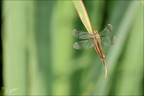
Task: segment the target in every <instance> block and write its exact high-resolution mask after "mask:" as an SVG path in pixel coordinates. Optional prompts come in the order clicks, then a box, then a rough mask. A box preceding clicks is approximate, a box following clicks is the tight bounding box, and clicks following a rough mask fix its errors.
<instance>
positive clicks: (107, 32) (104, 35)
mask: <svg viewBox="0 0 144 96" xmlns="http://www.w3.org/2000/svg"><path fill="white" fill-rule="evenodd" d="M112 28H113V26H112V25H111V24H108V25H107V26H106V27H105V28H104V29H103V30H102V31H100V32H99V34H96V33H94V34H89V33H88V32H83V31H81V30H77V29H74V30H73V32H72V34H73V35H74V36H75V37H77V38H79V39H86V40H82V41H78V42H75V43H74V44H73V48H75V49H89V48H92V47H94V45H95V43H94V42H93V40H92V38H93V37H97V38H98V39H100V43H101V44H102V45H103V46H110V45H113V44H115V43H116V37H115V36H113V35H112Z"/></svg>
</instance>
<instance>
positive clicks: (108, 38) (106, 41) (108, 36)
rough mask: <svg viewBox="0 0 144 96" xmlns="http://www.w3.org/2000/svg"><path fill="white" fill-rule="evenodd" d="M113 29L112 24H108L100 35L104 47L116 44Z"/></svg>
mask: <svg viewBox="0 0 144 96" xmlns="http://www.w3.org/2000/svg"><path fill="white" fill-rule="evenodd" d="M112 28H113V26H112V25H111V24H108V25H107V26H106V27H105V28H104V29H103V30H102V31H101V32H100V33H99V34H100V38H101V43H102V45H104V46H110V45H113V44H115V42H116V37H115V36H112V32H111V31H112Z"/></svg>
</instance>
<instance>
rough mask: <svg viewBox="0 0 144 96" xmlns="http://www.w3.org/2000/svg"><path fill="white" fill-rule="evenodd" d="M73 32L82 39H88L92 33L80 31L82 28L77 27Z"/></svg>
mask: <svg viewBox="0 0 144 96" xmlns="http://www.w3.org/2000/svg"><path fill="white" fill-rule="evenodd" d="M72 34H73V35H74V36H75V37H77V38H80V39H88V38H90V34H89V33H88V32H83V31H80V30H77V29H74V30H73V31H72Z"/></svg>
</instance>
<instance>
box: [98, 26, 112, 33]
mask: <svg viewBox="0 0 144 96" xmlns="http://www.w3.org/2000/svg"><path fill="white" fill-rule="evenodd" d="M112 28H113V26H112V25H111V24H108V25H107V26H106V27H105V28H104V29H103V30H102V31H101V32H100V33H99V34H100V36H110V35H111V31H112Z"/></svg>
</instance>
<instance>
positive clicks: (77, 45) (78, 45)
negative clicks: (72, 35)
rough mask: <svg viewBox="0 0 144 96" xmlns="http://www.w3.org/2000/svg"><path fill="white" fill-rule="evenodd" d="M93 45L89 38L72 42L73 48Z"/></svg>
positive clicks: (86, 47)
mask: <svg viewBox="0 0 144 96" xmlns="http://www.w3.org/2000/svg"><path fill="white" fill-rule="evenodd" d="M92 47H93V42H92V40H91V39H89V40H83V41H79V42H76V43H74V44H73V48H75V49H89V48H92Z"/></svg>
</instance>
